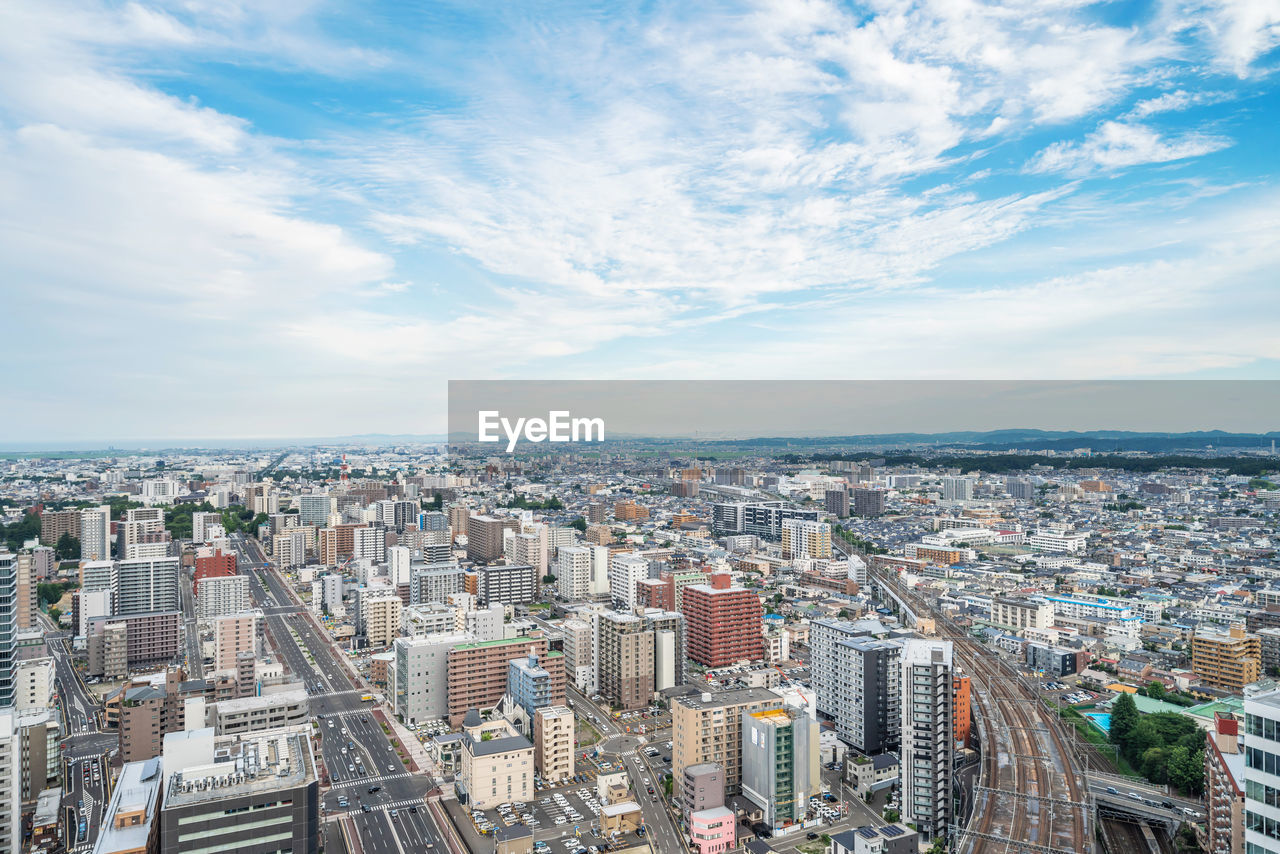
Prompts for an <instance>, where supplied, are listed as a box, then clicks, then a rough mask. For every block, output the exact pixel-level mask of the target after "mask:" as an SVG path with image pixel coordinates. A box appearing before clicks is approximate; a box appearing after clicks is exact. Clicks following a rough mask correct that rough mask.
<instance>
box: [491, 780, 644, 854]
mask: <svg viewBox="0 0 1280 854" xmlns="http://www.w3.org/2000/svg"><path fill="white" fill-rule="evenodd" d="M600 809H601V804H600V801H599V800H598V799H597V798H596V791H595V787H594V786H593V785H575V786H573V787H570V788H564V789H558V790H554V791H552V790H548V791H545V792H542V793H540V794H538V795H537V796H536V797H535V798H534V799H533V800H532V801H530V802H528V803H512V804H501V805H499V806H498V807H497V808H495V809H488V810H478V811H476V812H475V813H473V814H472V821H473V822H474V823H475V825H476V830H477V831H479V832H480V833H481V834H483V835H486V836H488V835H491V834H492V833H493V832H494V829H495V828H499V827H509V826H511V825H514V824H524V825H527V826H528V827H530V828H532V830H533V835H534V839H535V842H536V845H535V847H536V848H537V850H538V851H539V852H540V853H541V854H574V852H578V851H581V850H585V851H587V852H588V854H595V853H596V852H600V851H608V850H609V849H610V848H612V847H617V841H614V842H613V843H611V841H610V840H608V839H605V838H602V837H601V836H600V820H599V817H600ZM627 837H628V841H627V844H631V843H633V842H634V841H635V839H636V834H634V833H630V834H627Z"/></svg>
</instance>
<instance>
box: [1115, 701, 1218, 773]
mask: <svg viewBox="0 0 1280 854" xmlns="http://www.w3.org/2000/svg"><path fill="white" fill-rule="evenodd" d="M1149 690H1150V687H1149V686H1148V691H1149ZM1110 740H1111V742H1112V744H1114V745H1116V747H1117V748H1118V749H1119V750H1120V753H1121V755H1123V756H1124V757H1125V759H1127V760H1128V761H1129V762H1130V764H1132V765H1133V766H1134V767H1135V768H1138V769H1140V770H1141V771H1142V775H1143V776H1144V777H1146V778H1147V779H1148V780H1150V781H1151V782H1152V783H1156V784H1159V785H1163V784H1165V783H1167V784H1169V785H1170V786H1173V787H1175V788H1177V789H1178V790H1180V791H1182V792H1183V793H1185V794H1188V795H1194V796H1199V795H1200V793H1201V792H1203V791H1204V732H1203V731H1202V730H1201V729H1200V727H1198V726H1197V725H1196V723H1195V721H1193V720H1191V719H1190V718H1188V717H1186V716H1185V715H1181V714H1178V713H1176V712H1155V713H1153V714H1148V715H1143V714H1140V713H1139V712H1138V706H1137V703H1135V702H1134V699H1133V695H1131V694H1127V693H1125V694H1121V695H1120V696H1119V697H1117V698H1116V701H1115V702H1114V703H1113V704H1112V706H1111V732H1110Z"/></svg>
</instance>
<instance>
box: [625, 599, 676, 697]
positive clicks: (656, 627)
mask: <svg viewBox="0 0 1280 854" xmlns="http://www.w3.org/2000/svg"><path fill="white" fill-rule="evenodd" d="M637 613H639V615H640V618H641V619H642V620H644V627H645V631H648V632H651V633H652V634H653V690H654V691H655V692H658V691H665V690H667V689H668V688H675V687H676V686H678V685H683V684H684V683H685V676H686V667H685V663H686V659H687V657H688V654H689V650H688V643H687V636H688V632H687V631H686V629H685V619H684V615H683V614H677V613H676V612H674V611H663V610H659V609H656V608H646V609H643V610H638V611H637Z"/></svg>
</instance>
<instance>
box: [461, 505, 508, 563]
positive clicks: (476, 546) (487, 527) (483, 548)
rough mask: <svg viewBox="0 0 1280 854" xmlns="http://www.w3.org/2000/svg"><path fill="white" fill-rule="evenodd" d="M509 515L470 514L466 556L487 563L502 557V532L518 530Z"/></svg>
mask: <svg viewBox="0 0 1280 854" xmlns="http://www.w3.org/2000/svg"><path fill="white" fill-rule="evenodd" d="M519 530H520V525H519V523H518V522H517V521H516V520H515V519H513V518H512V517H510V516H472V517H470V518H469V519H468V520H467V558H468V559H469V560H473V561H482V562H485V563H488V562H489V561H491V560H497V559H498V558H500V557H502V546H503V532H504V531H517V532H518V531H519Z"/></svg>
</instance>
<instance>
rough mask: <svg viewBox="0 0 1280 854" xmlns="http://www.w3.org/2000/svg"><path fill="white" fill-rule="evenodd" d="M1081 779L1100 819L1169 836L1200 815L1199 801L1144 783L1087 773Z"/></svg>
mask: <svg viewBox="0 0 1280 854" xmlns="http://www.w3.org/2000/svg"><path fill="white" fill-rule="evenodd" d="M1085 778H1086V780H1087V781H1088V784H1089V791H1090V793H1091V794H1092V795H1093V798H1094V801H1095V803H1097V805H1098V814H1099V815H1101V816H1105V817H1108V818H1117V819H1120V820H1121V821H1135V822H1136V821H1139V820H1142V821H1146V822H1148V823H1149V824H1152V825H1161V826H1163V827H1164V828H1165V830H1166V831H1168V833H1169V835H1170V836H1173V835H1174V834H1175V833H1177V831H1178V828H1179V827H1180V826H1181V825H1182V824H1183V822H1186V821H1188V820H1190V819H1193V818H1199V817H1201V816H1203V815H1204V809H1205V806H1204V803H1202V802H1201V801H1197V800H1193V799H1191V798H1184V797H1181V796H1179V795H1170V794H1166V792H1165V791H1164V789H1163V788H1162V787H1160V786H1153V785H1151V784H1150V783H1147V782H1145V781H1139V780H1134V779H1133V778H1131V777H1122V776H1120V775H1118V774H1101V773H1097V772H1090V773H1088V774H1086V775H1085ZM1165 804H1169V806H1165Z"/></svg>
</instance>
